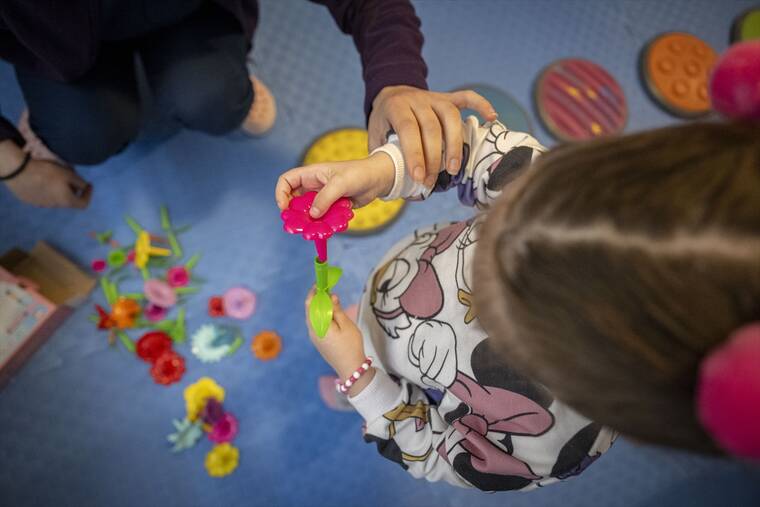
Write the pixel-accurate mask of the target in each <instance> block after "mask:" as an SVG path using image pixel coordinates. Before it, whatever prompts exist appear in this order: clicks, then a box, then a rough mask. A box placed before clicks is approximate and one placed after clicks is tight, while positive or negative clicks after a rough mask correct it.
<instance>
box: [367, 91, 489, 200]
mask: <svg viewBox="0 0 760 507" xmlns="http://www.w3.org/2000/svg"><path fill="white" fill-rule="evenodd" d="M466 108H469V109H474V110H475V111H477V112H478V113H479V114H480V116H482V117H483V118H484V119H485V120H486V121H493V120H495V119H496V118H497V116H498V115H497V114H496V111H495V110H494V108H493V106H492V105H491V103H490V102H488V101H487V100H486V99H485V98H483V97H481V96H480V95H478V94H477V93H475V92H474V91H472V90H461V91H456V92H450V93H439V92H431V91H426V90H422V89H419V88H414V87H413V86H405V85H399V86H386V87H385V88H383V89H382V90H381V91H380V93H378V94H377V97H375V100H374V101H373V102H372V113H371V114H370V117H369V126H368V130H369V149H370V151H372V150H374V149H375V148H377V147H378V146H380V145H382V144H383V143H385V140H386V135H387V133H388V131H389V130H393V131H394V132H396V134H398V137H399V142H400V144H401V151H402V152H403V154H404V161H405V165H406V167H408V168H409V169H410V170H411V175H412V178H413V179H414V180H415V181H416V182H417V183H424V184H425V186H427V187H430V186H432V185H433V184H434V183H435V180H436V179H437V178H438V173H439V172H440V170H441V167H444V165H445V168H446V171H447V172H448V173H449V174H452V175H454V174H456V173H457V171H458V170H459V167H460V163H461V157H462V142H463V135H462V131H463V129H462V119H461V116H460V113H459V110H460V109H466ZM444 145H445V147H446V152H445V153H443V146H444ZM442 156H443V162H445V164H442V160H441V157H442Z"/></svg>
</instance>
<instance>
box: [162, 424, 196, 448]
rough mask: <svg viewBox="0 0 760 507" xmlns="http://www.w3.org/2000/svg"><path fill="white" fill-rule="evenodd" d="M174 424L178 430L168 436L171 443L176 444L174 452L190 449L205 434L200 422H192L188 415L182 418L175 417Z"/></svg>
mask: <svg viewBox="0 0 760 507" xmlns="http://www.w3.org/2000/svg"><path fill="white" fill-rule="evenodd" d="M172 425H174V429H175V430H176V431H175V432H174V433H172V434H171V435H169V436H168V437H166V439H167V440H168V441H169V443H171V444H174V445H173V446H172V452H179V451H184V450H185V449H190V448H191V447H193V446H194V445H195V444H197V443H198V440H200V438H201V436H202V435H203V430H202V429H201V425H200V422H190V421H189V420H188V419H187V417H185V418H184V419H182V420H179V419H174V420H173V421H172Z"/></svg>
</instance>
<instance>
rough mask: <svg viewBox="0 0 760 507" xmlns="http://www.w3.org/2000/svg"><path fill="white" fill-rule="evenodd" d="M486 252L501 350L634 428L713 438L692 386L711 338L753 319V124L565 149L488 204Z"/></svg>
mask: <svg viewBox="0 0 760 507" xmlns="http://www.w3.org/2000/svg"><path fill="white" fill-rule="evenodd" d="M477 256H478V257H477V260H476V268H475V270H476V272H475V291H474V292H475V296H476V308H477V311H478V315H479V317H480V319H481V320H482V321H483V324H484V326H485V328H486V329H487V330H488V331H489V332H490V333H491V335H492V338H493V341H494V342H496V343H498V344H499V345H500V347H501V348H502V350H503V352H504V353H505V354H506V357H507V360H508V361H511V362H512V363H513V364H514V365H515V366H516V367H518V368H520V369H522V370H523V371H524V372H525V373H527V374H528V375H530V376H532V377H534V378H536V379H537V380H538V381H540V382H542V383H543V384H544V385H546V386H547V387H548V388H549V389H550V390H551V391H553V393H554V394H555V395H556V396H557V397H558V398H559V399H561V400H562V401H564V402H566V403H567V404H569V405H570V406H572V407H574V408H575V409H577V410H578V411H579V412H581V413H582V414H584V415H586V416H587V417H590V418H592V419H594V420H595V421H598V422H600V423H603V424H606V425H609V426H611V427H612V428H615V429H617V430H619V431H621V432H622V433H624V434H626V435H629V436H631V437H633V438H635V439H638V440H641V441H646V442H652V443H659V444H666V445H671V446H677V447H682V448H687V449H693V450H697V451H703V452H716V451H717V447H716V445H715V443H714V442H713V440H712V439H711V438H710V437H709V436H708V435H707V433H706V431H705V430H704V428H703V427H702V426H701V425H700V422H699V420H698V418H697V415H696V413H697V410H696V407H695V402H694V397H695V389H696V383H697V379H698V370H699V367H700V363H701V361H702V360H703V358H704V357H705V356H706V355H707V354H708V353H709V352H710V351H711V349H713V348H714V347H716V346H718V345H720V344H721V343H723V342H724V341H725V340H726V339H727V338H728V337H729V335H730V334H731V333H732V332H733V331H735V330H736V329H738V328H740V327H741V326H742V325H744V324H748V323H750V322H753V321H760V129H758V128H757V127H748V126H743V125H738V124H709V123H708V124H691V125H685V126H677V127H669V128H664V129H660V130H655V131H650V132H644V133H640V134H634V135H629V136H625V137H621V138H614V139H605V140H599V141H596V142H592V143H588V144H581V145H575V146H566V147H561V148H559V149H556V150H554V151H552V152H550V153H548V154H546V155H545V156H543V158H541V159H540V160H539V161H537V163H536V166H535V167H534V168H533V169H531V170H529V171H527V172H526V173H525V174H524V175H523V176H522V178H520V179H519V180H518V181H516V182H515V183H514V185H513V187H512V188H511V189H508V190H506V191H505V194H504V195H503V196H502V200H501V201H500V202H499V203H497V205H496V206H494V207H493V208H492V209H491V212H490V215H489V217H488V219H487V221H486V223H485V225H484V227H483V231H482V237H481V239H480V245H479V248H478V253H477ZM758 370H760V365H758Z"/></svg>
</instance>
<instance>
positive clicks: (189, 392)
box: [167, 377, 240, 477]
mask: <svg viewBox="0 0 760 507" xmlns="http://www.w3.org/2000/svg"><path fill="white" fill-rule="evenodd" d="M224 394H225V393H224V388H223V387H222V386H220V385H219V384H217V383H216V382H215V381H214V380H213V379H211V378H209V377H202V378H200V379H199V380H198V381H197V382H196V383H194V384H190V385H189V386H187V387H186V388H185V392H184V396H185V408H186V410H187V414H186V415H185V418H184V419H182V420H179V419H175V420H174V421H173V422H172V423H173V425H174V429H175V432H174V433H172V434H171V435H169V436H168V437H167V439H168V440H169V442H170V443H171V444H173V447H172V452H179V451H183V450H185V449H189V448H191V447H193V446H195V444H196V443H198V441H199V440H200V438H201V436H202V435H203V433H206V437H207V438H208V440H210V441H211V442H213V443H214V447H213V448H212V449H211V450H210V451H209V452H208V453H207V454H206V459H205V466H206V471H207V472H208V474H209V475H210V476H212V477H224V476H225V475H229V474H231V473H232V472H233V471H234V470H235V469H236V468H237V466H238V461H239V459H240V452H239V451H238V449H237V448H236V447H234V446H233V445H232V441H233V439H234V438H235V436H237V433H238V422H237V419H236V418H235V416H234V415H232V414H231V413H230V412H227V411H225V409H224V406H223V405H222V403H223V402H224Z"/></svg>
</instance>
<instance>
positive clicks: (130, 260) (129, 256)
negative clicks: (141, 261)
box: [127, 250, 135, 262]
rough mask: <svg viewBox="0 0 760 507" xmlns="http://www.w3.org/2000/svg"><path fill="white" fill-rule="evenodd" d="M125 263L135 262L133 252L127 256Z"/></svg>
mask: <svg viewBox="0 0 760 507" xmlns="http://www.w3.org/2000/svg"><path fill="white" fill-rule="evenodd" d="M127 262H135V251H134V250H130V251H129V253H128V254H127Z"/></svg>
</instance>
